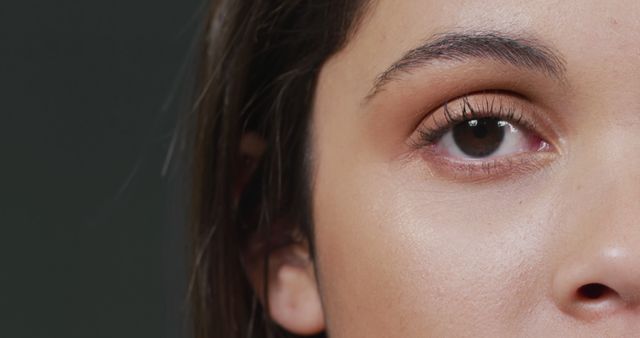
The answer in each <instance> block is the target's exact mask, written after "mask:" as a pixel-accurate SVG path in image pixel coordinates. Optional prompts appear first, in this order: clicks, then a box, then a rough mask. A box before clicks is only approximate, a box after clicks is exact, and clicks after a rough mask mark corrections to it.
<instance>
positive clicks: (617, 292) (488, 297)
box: [254, 0, 640, 338]
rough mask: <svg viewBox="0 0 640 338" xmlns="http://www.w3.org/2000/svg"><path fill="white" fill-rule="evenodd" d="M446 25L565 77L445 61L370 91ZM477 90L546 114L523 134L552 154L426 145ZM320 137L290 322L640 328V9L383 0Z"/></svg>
mask: <svg viewBox="0 0 640 338" xmlns="http://www.w3.org/2000/svg"><path fill="white" fill-rule="evenodd" d="M450 32H499V33H500V34H501V35H503V36H509V37H517V38H525V39H526V40H527V41H536V43H539V44H540V45H543V46H545V47H548V48H549V49H550V50H553V51H554V53H556V54H557V55H558V57H559V58H560V59H561V62H562V65H563V67H564V69H563V74H562V76H550V75H549V74H545V73H544V72H540V71H538V70H533V69H530V68H527V67H518V66H517V65H513V64H509V63H506V62H500V61H496V60H494V59H492V58H485V57H478V58H465V59H463V60H436V61H434V62H429V63H427V64H424V65H420V66H419V67H414V68H413V69H411V70H410V71H404V72H402V73H401V74H396V75H397V76H394V78H393V80H392V81H389V82H388V83H386V84H385V85H384V88H383V89H382V90H380V91H379V92H377V93H376V94H375V95H374V96H370V95H371V93H372V86H373V84H374V83H375V82H376V78H377V77H378V76H379V74H381V73H382V72H384V71H385V70H387V69H388V67H389V66H390V65H392V64H393V63H394V62H396V61H397V60H398V59H400V58H402V56H403V55H405V54H406V53H407V51H409V50H411V49H413V48H416V47H417V46H420V45H421V44H423V43H424V42H425V41H429V39H432V38H433V37H434V36H440V35H441V34H446V33H450ZM368 96H369V98H368V99H367V97H368ZM465 96H470V97H471V98H472V99H473V100H476V101H478V102H488V101H489V99H493V100H496V97H497V100H498V101H500V100H503V101H504V100H506V101H505V102H507V101H508V102H511V101H517V104H516V105H514V106H510V107H513V109H518V110H519V113H520V114H522V115H524V116H523V118H524V119H527V120H531V121H532V124H533V125H534V128H529V129H531V130H521V132H522V133H527V134H528V135H535V136H536V137H539V139H541V140H544V143H545V144H547V145H548V147H546V148H545V149H544V150H542V151H541V150H539V149H537V148H531V149H529V148H526V147H525V148H524V149H522V148H518V149H516V150H517V151H516V150H514V151H513V152H512V153H507V154H506V155H503V156H501V157H500V158H499V159H498V160H499V161H502V162H503V163H507V164H508V165H495V166H493V167H492V166H490V165H489V166H487V165H485V166H484V167H483V166H481V165H479V166H473V165H469V161H470V162H473V163H475V164H477V163H480V162H482V161H483V160H482V159H481V160H478V159H476V160H468V159H462V158H453V156H452V155H451V156H450V152H446V151H444V152H443V151H442V149H443V148H442V147H443V146H442V144H440V145H434V146H432V147H427V146H423V147H415V146H414V145H413V143H414V142H412V140H415V139H416V138H418V139H419V135H420V134H419V133H418V130H419V129H420V128H421V126H424V125H425V124H427V125H428V124H432V125H433V123H434V121H433V119H434V118H435V119H437V115H438V114H440V116H442V113H441V112H442V107H443V105H444V104H445V103H447V102H451V101H455V100H456V99H459V98H460V97H465ZM500 102H502V101H500ZM440 121H442V118H440ZM312 130H313V135H312V140H313V142H312V144H313V147H312V153H313V182H312V183H313V185H312V187H313V209H314V212H313V219H314V224H315V236H316V238H315V239H316V248H317V257H316V259H315V260H314V261H313V262H312V261H311V260H310V259H309V258H308V253H307V252H306V249H305V248H304V247H303V248H302V249H301V247H300V246H296V247H292V248H291V250H286V249H284V250H281V251H279V252H278V253H276V254H274V258H275V259H274V261H276V262H278V263H277V264H275V265H272V266H271V269H272V273H271V274H270V289H269V292H270V307H271V308H270V309H271V313H272V316H273V317H274V320H276V321H277V322H278V323H280V324H281V325H282V326H284V327H285V328H287V329H289V330H291V331H293V332H297V333H303V334H311V333H315V332H319V331H323V330H326V331H327V332H328V334H329V336H330V337H332V338H341V337H350V338H353V337H516V336H531V337H604V336H616V337H618V336H620V337H637V336H640V204H639V200H640V133H639V132H638V131H639V130H640V2H638V1H635V0H626V1H587V0H585V1H509V0H492V1H486V0H484V1H456V0H424V1H419V0H379V1H375V2H374V3H373V4H372V6H371V7H370V8H369V10H368V11H367V12H366V13H365V15H364V19H363V21H362V23H361V24H360V26H359V27H358V29H357V31H356V33H355V35H354V36H353V37H352V38H351V39H350V41H349V43H348V44H347V46H346V48H344V49H343V50H342V51H340V52H339V53H338V54H336V55H334V56H333V57H332V58H331V59H330V60H329V61H328V62H327V63H326V64H325V65H324V67H323V69H322V72H321V74H320V78H319V82H318V87H317V90H316V97H315V104H314V110H313V121H312ZM514 135H515V134H514ZM426 148H429V149H440V150H439V152H434V151H429V150H425V149H426ZM514 149H515V148H514ZM445 150H447V149H445ZM452 158H453V159H452ZM491 160H495V158H492V159H491ZM479 161H480V162H479ZM478 168H480V169H478ZM482 168H484V169H482ZM487 168H489V169H487ZM287 257H289V258H287ZM291 257H293V258H291ZM301 262H303V263H301ZM316 273H317V276H316ZM254 275H255V276H260V275H261V274H254ZM254 281H256V285H260V281H259V277H254ZM316 295H317V296H316ZM292 318H293V319H295V320H292ZM301 323H302V324H301Z"/></svg>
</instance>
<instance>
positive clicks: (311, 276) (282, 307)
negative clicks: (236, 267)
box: [250, 245, 325, 335]
mask: <svg viewBox="0 0 640 338" xmlns="http://www.w3.org/2000/svg"><path fill="white" fill-rule="evenodd" d="M253 270H254V271H252V273H250V274H251V275H252V283H253V285H254V288H255V289H256V290H259V289H260V288H261V287H262V285H263V284H262V283H261V281H262V278H260V275H262V276H264V274H262V273H256V272H259V271H256V270H255V269H253ZM258 270H261V269H258ZM268 276H269V280H268V283H267V293H268V303H269V312H270V315H271V318H272V319H273V321H274V322H276V323H277V324H278V325H280V326H281V327H282V328H284V329H285V330H287V331H289V332H291V333H294V334H298V335H313V334H318V333H321V332H322V331H324V329H325V321H324V313H323V309H322V302H321V300H320V293H319V290H318V285H317V282H316V278H315V272H314V268H313V262H312V261H311V260H310V259H309V255H308V253H307V250H306V249H305V248H303V247H301V246H300V245H289V246H287V247H284V248H281V249H279V250H277V251H275V252H273V253H272V254H271V255H270V256H269V273H268ZM256 282H257V283H256ZM258 294H261V292H258ZM260 298H261V300H262V301H263V304H264V297H260Z"/></svg>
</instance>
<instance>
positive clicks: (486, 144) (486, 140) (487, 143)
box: [453, 117, 505, 158]
mask: <svg viewBox="0 0 640 338" xmlns="http://www.w3.org/2000/svg"><path fill="white" fill-rule="evenodd" d="M504 134H505V129H504V123H501V120H500V119H497V118H493V117H490V118H483V119H476V120H469V121H465V122H462V123H459V124H457V125H456V126H455V127H453V139H454V141H455V142H456V145H457V146H458V148H460V150H462V152H463V153H465V154H466V155H468V156H470V157H474V158H480V157H485V156H489V155H491V154H493V153H494V152H495V151H496V150H498V148H500V144H502V140H503V139H504Z"/></svg>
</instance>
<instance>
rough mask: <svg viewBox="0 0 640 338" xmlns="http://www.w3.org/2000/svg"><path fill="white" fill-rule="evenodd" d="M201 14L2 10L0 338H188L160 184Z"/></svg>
mask: <svg viewBox="0 0 640 338" xmlns="http://www.w3.org/2000/svg"><path fill="white" fill-rule="evenodd" d="M203 4H204V1H202V0H180V1H175V0H174V1H169V0H153V1H151V0H134V1H131V0H100V1H68V0H55V1H42V0H41V1H26V0H24V1H23V0H21V1H14V2H8V1H5V2H3V4H2V5H1V6H0V43H1V44H0V46H1V47H0V48H1V54H0V98H1V100H0V109H1V114H2V115H1V117H2V119H1V122H0V126H1V127H0V135H1V139H0V140H1V141H2V142H1V146H0V147H1V148H0V151H1V154H2V160H1V161H2V162H0V164H1V166H0V168H1V169H0V188H1V189H2V193H1V194H0V196H1V200H0V222H1V228H0V229H1V230H0V264H1V265H0V267H1V270H0V337H30V338H31V337H65V338H66V337H183V336H186V335H185V333H184V328H185V326H187V324H186V323H187V322H186V321H185V319H184V310H185V304H184V284H185V278H184V275H185V272H184V270H185V268H184V264H183V263H184V256H185V250H184V234H183V229H182V225H181V224H180V208H179V207H178V206H179V204H180V203H179V201H177V202H176V201H175V200H173V199H171V198H170V196H171V195H172V194H173V188H172V186H173V184H172V183H175V179H174V177H173V176H172V175H171V174H170V175H167V176H163V175H162V174H161V172H162V169H163V164H164V160H165V155H166V152H167V148H168V146H169V144H170V142H171V137H172V134H173V129H174V127H175V125H176V119H177V115H178V111H179V110H180V109H181V108H184V107H185V106H186V102H184V100H183V96H182V95H181V93H182V92H183V89H182V87H183V86H185V85H188V82H189V81H188V77H187V78H186V79H185V77H182V78H181V76H180V75H181V74H182V73H184V72H182V71H181V70H180V69H181V67H182V66H183V65H184V64H186V65H187V67H186V68H185V69H188V68H190V66H191V64H192V55H191V54H190V52H189V50H190V48H191V45H192V44H193V42H194V40H195V30H196V28H197V27H198V25H199V22H198V21H199V18H200V17H201V14H202V13H201V12H202V11H203V9H202V7H203ZM173 94H176V95H175V97H176V98H175V99H171V96H172V95H173Z"/></svg>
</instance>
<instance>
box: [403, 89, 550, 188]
mask: <svg viewBox="0 0 640 338" xmlns="http://www.w3.org/2000/svg"><path fill="white" fill-rule="evenodd" d="M541 115H542V113H541V112H540V111H538V110H537V109H536V108H535V107H534V106H533V104H532V103H530V102H528V101H526V100H525V99H523V98H521V97H518V96H516V95H509V94H504V93H479V94H474V95H468V96H465V97H462V98H460V99H457V100H454V101H453V102H448V103H446V104H445V105H443V106H442V107H441V108H439V109H437V110H436V111H434V112H432V113H430V114H429V115H428V116H427V117H426V118H425V119H424V121H423V122H422V123H421V124H420V126H419V127H418V130H417V133H416V134H415V136H414V137H413V142H412V143H413V145H414V146H415V147H416V148H417V149H419V150H420V151H421V153H422V154H424V156H423V157H424V158H425V159H426V160H427V162H428V164H429V165H430V166H429V168H430V170H429V172H431V173H434V172H438V173H441V174H442V175H444V176H448V177H451V176H453V178H454V179H458V178H461V177H471V178H479V179H483V178H489V177H495V176H498V177H502V176H506V175H507V174H510V173H523V172H526V170H525V169H531V170H537V169H539V168H541V167H543V166H542V164H544V163H546V161H548V160H549V159H551V158H553V155H555V154H557V152H556V151H555V148H554V147H552V146H551V143H549V142H548V141H547V138H545V137H543V136H541V135H550V134H553V133H552V132H547V129H550V128H549V127H547V123H545V122H544V119H543V118H542V117H541ZM432 169H440V170H432Z"/></svg>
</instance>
